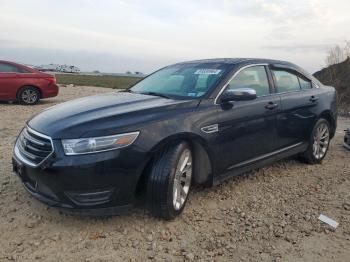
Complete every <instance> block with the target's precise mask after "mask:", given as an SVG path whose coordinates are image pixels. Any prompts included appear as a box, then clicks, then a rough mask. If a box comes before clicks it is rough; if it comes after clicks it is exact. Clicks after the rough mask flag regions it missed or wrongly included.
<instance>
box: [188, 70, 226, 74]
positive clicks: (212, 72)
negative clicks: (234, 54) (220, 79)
mask: <svg viewBox="0 0 350 262" xmlns="http://www.w3.org/2000/svg"><path fill="white" fill-rule="evenodd" d="M220 72H221V70H220V69H197V71H196V72H194V74H195V75H217V74H219V73H220Z"/></svg>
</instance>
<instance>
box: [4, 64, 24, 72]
mask: <svg viewBox="0 0 350 262" xmlns="http://www.w3.org/2000/svg"><path fill="white" fill-rule="evenodd" d="M18 72H20V70H19V69H18V68H17V67H15V66H12V65H8V64H1V63H0V73H18Z"/></svg>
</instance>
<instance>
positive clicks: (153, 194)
mask: <svg viewBox="0 0 350 262" xmlns="http://www.w3.org/2000/svg"><path fill="white" fill-rule="evenodd" d="M192 167H193V164H192V151H191V149H190V147H189V145H188V144H187V143H185V142H182V143H179V144H177V145H174V146H171V147H168V148H166V149H164V150H162V152H160V153H159V154H158V155H157V157H156V159H155V161H154V164H153V167H152V170H151V172H150V176H149V179H148V182H147V203H148V206H149V209H150V211H151V212H152V214H153V215H155V216H157V217H161V218H164V219H172V218H175V217H176V216H178V215H179V214H181V212H182V211H183V209H184V207H185V204H186V201H187V199H188V195H189V192H190V187H191V180H192V169H193V168H192Z"/></svg>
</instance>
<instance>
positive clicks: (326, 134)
mask: <svg viewBox="0 0 350 262" xmlns="http://www.w3.org/2000/svg"><path fill="white" fill-rule="evenodd" d="M329 142H330V126H329V123H328V121H327V120H326V119H324V118H320V119H319V120H318V121H317V122H316V124H315V126H314V129H313V131H312V135H311V137H310V141H309V147H308V149H307V150H306V151H305V152H304V153H303V154H302V158H303V159H304V160H305V161H306V162H307V163H309V164H318V163H321V162H322V160H323V158H324V157H325V156H326V154H327V151H328V147H329Z"/></svg>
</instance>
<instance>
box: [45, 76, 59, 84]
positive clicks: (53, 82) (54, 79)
mask: <svg viewBox="0 0 350 262" xmlns="http://www.w3.org/2000/svg"><path fill="white" fill-rule="evenodd" d="M45 79H46V80H47V81H49V85H56V78H55V77H48V78H45Z"/></svg>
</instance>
